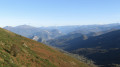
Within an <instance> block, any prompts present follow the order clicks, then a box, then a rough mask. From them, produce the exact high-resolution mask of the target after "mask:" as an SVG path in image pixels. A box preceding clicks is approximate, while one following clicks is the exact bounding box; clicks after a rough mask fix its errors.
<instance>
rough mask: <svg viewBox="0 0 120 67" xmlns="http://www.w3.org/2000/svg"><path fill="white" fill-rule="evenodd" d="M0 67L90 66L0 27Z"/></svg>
mask: <svg viewBox="0 0 120 67" xmlns="http://www.w3.org/2000/svg"><path fill="white" fill-rule="evenodd" d="M0 46H1V47H0V67H90V65H88V64H86V63H83V62H80V61H79V60H77V59H75V58H72V57H70V56H68V55H66V54H63V53H61V52H59V51H57V50H55V49H53V48H51V47H48V46H46V45H44V44H42V43H39V42H36V41H33V40H31V39H28V38H26V37H23V36H21V35H17V34H14V33H12V32H10V31H8V30H5V29H2V28H0Z"/></svg>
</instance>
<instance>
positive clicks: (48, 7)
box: [0, 0, 120, 27]
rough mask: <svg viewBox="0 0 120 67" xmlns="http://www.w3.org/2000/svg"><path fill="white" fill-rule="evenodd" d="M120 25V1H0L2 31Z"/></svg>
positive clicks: (0, 25)
mask: <svg viewBox="0 0 120 67" xmlns="http://www.w3.org/2000/svg"><path fill="white" fill-rule="evenodd" d="M119 22H120V0H0V27H3V26H18V25H31V26H36V27H40V26H65V25H91V24H109V23H119Z"/></svg>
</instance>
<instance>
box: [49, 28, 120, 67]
mask: <svg viewBox="0 0 120 67" xmlns="http://www.w3.org/2000/svg"><path fill="white" fill-rule="evenodd" d="M70 37H72V36H67V38H68V40H61V39H57V40H52V41H50V42H49V43H50V44H51V45H53V46H56V47H58V48H62V49H64V50H66V51H68V52H71V53H74V54H79V55H84V56H86V57H87V58H89V59H92V60H93V61H95V62H96V64H97V65H104V66H105V67H110V66H111V64H120V59H119V58H120V54H119V52H120V30H114V31H111V32H107V33H104V34H102V35H99V36H92V37H88V38H87V39H84V38H85V37H84V35H81V36H80V37H77V38H73V39H69V38H70ZM67 38H66V39H67ZM53 41H54V42H53ZM57 43H58V44H57ZM111 67H112V66H111Z"/></svg>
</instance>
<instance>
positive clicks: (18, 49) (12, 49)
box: [10, 44, 20, 57]
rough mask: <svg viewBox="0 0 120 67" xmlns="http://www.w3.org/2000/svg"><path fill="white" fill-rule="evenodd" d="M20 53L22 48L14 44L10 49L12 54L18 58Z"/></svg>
mask: <svg viewBox="0 0 120 67" xmlns="http://www.w3.org/2000/svg"><path fill="white" fill-rule="evenodd" d="M19 52H20V48H19V47H18V46H17V45H15V44H13V45H12V46H11V49H10V54H11V55H13V56H14V57H16V56H17V55H18V53H19Z"/></svg>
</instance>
